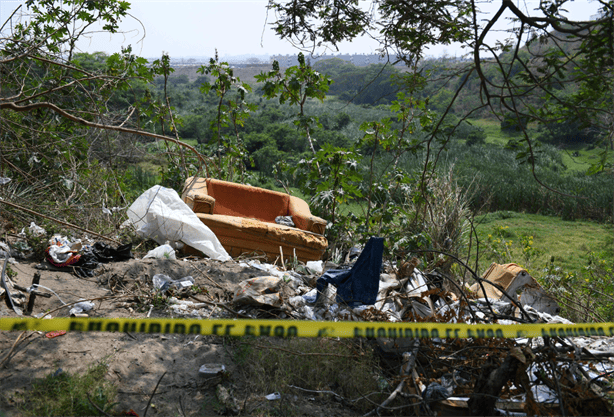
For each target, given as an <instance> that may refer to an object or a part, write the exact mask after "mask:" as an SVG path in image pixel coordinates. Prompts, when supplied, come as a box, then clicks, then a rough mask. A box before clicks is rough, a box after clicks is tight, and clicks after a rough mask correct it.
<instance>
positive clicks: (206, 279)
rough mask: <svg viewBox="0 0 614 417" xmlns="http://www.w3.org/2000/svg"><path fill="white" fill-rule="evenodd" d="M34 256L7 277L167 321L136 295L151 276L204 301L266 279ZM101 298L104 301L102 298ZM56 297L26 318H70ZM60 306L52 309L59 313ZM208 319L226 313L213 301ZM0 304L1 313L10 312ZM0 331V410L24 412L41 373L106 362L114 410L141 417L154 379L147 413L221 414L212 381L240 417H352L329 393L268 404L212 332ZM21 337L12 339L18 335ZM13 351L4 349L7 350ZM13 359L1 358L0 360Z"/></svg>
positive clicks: (101, 311)
mask: <svg viewBox="0 0 614 417" xmlns="http://www.w3.org/2000/svg"><path fill="white" fill-rule="evenodd" d="M39 264H40V263H39V262H25V261H20V263H18V264H16V265H11V268H12V270H13V271H15V272H16V273H17V275H16V277H14V278H13V281H14V282H15V283H16V284H18V285H21V286H23V287H29V286H30V284H31V282H32V277H33V275H34V273H35V272H40V274H41V280H40V285H42V286H44V287H47V288H50V289H52V290H53V291H55V292H56V293H57V295H58V296H59V297H60V298H61V299H62V300H63V301H64V302H65V303H71V302H75V301H78V300H79V299H92V298H101V299H100V300H97V301H95V308H94V309H93V310H92V311H90V312H89V313H90V317H131V318H144V317H147V315H148V314H150V317H172V316H173V314H172V312H169V311H168V309H164V308H163V306H161V308H157V306H154V307H153V308H152V307H151V306H150V305H143V304H142V303H141V302H140V301H139V297H138V295H139V294H147V291H150V290H151V282H152V277H153V275H154V274H159V273H163V274H167V275H169V276H170V277H171V278H173V279H179V278H182V277H185V276H187V275H191V276H192V277H193V278H194V279H195V284H196V285H197V286H198V287H200V288H201V289H202V290H203V292H202V294H199V296H200V297H201V298H202V299H204V300H208V301H209V302H225V301H227V300H228V299H229V296H231V294H232V291H233V288H234V287H235V286H236V284H237V283H239V282H240V281H243V280H245V279H248V278H251V277H255V276H264V275H267V274H266V272H263V271H261V270H258V269H254V268H251V267H241V266H239V263H238V262H234V261H231V262H226V263H220V262H217V261H212V260H203V259H192V260H168V259H164V260H158V259H145V260H141V259H138V260H137V259H132V260H130V261H126V262H117V263H109V264H104V265H101V266H100V267H99V269H100V271H99V273H98V275H97V276H94V277H92V278H79V277H77V276H76V275H75V274H73V273H71V272H66V271H56V270H40V269H37V265H39ZM104 297H107V298H104ZM61 307H62V303H61V302H60V300H59V299H58V297H56V296H53V297H51V298H42V297H37V298H36V302H35V306H34V310H33V312H32V315H34V316H35V315H37V314H40V313H43V312H51V313H50V315H51V316H52V317H66V316H68V314H69V313H68V310H69V308H68V307H64V308H61ZM56 309H58V310H56ZM209 310H210V311H211V315H212V316H213V317H215V316H218V317H219V316H220V315H223V314H224V311H223V310H221V309H220V308H216V307H214V306H212V307H210V309H209ZM16 316H17V315H16V313H14V312H13V311H12V310H10V309H9V308H7V306H6V305H5V304H4V302H3V303H2V305H1V306H0V318H2V317H16ZM21 333H22V332H6V331H4V332H0V361H3V362H4V363H3V364H2V365H0V416H17V415H22V414H23V411H22V409H21V408H20V406H21V402H22V398H21V397H20V395H19V393H23V392H24V391H25V390H26V389H27V388H28V387H29V386H30V385H31V383H32V380H33V379H35V378H42V377H44V376H46V375H48V374H50V373H54V372H57V371H58V369H61V370H62V371H64V372H69V373H71V374H74V373H81V372H84V371H85V370H86V369H87V368H88V367H90V366H92V365H95V364H97V363H99V362H100V361H106V363H108V364H109V367H108V373H107V379H108V380H109V381H111V382H112V383H114V384H115V385H116V386H117V388H118V397H117V401H118V405H117V407H116V408H115V410H117V411H118V412H128V411H130V410H133V411H134V412H136V413H137V414H138V415H140V416H142V415H143V413H144V412H145V409H146V407H147V403H148V402H149V400H150V397H151V395H152V393H153V392H154V388H155V387H156V384H157V383H158V381H159V380H160V378H161V377H162V375H164V377H163V378H162V380H161V381H160V384H159V386H158V388H157V390H155V395H154V396H153V398H152V400H151V405H150V407H149V409H148V410H147V415H148V416H154V415H165V416H166V415H178V416H190V415H218V414H220V413H223V412H224V409H223V407H221V406H220V402H219V401H218V400H217V399H216V394H215V392H216V387H217V386H218V385H222V386H224V387H226V388H228V389H229V390H230V392H231V393H232V394H233V396H234V397H235V398H236V400H237V402H238V403H239V407H238V408H240V410H241V415H313V416H320V415H321V416H331V415H355V414H356V413H355V412H354V411H353V410H351V409H349V408H347V407H344V405H343V404H341V403H339V402H336V401H335V400H334V398H330V397H326V396H317V397H314V394H309V393H303V392H296V394H295V395H284V397H282V399H281V400H277V401H269V400H267V399H265V398H264V396H263V395H262V394H261V393H253V392H251V390H250V386H249V381H243V380H241V378H240V377H239V373H237V372H236V371H237V369H236V365H235V364H234V363H233V357H234V356H233V352H232V347H231V346H230V345H229V343H228V341H227V340H225V339H224V338H222V337H217V336H194V335H170V334H169V335H163V334H154V335H149V334H140V333H134V334H132V333H93V332H88V333H79V332H69V333H67V334H65V335H63V336H59V337H55V338H51V339H49V338H47V337H45V334H44V333H42V332H27V333H25V334H23V335H21ZM20 335H21V339H20V340H19V343H17V344H15V342H16V341H17V339H18V338H19V337H20ZM14 344H15V347H14V350H13V351H12V353H10V355H9V354H8V352H9V351H10V350H11V348H12V347H13V346H14ZM7 356H10V358H9V359H8V360H4V359H5V358H6V357H7ZM210 363H221V364H224V365H225V366H226V368H227V371H228V373H227V374H226V376H225V377H221V376H214V377H203V376H201V374H199V368H200V367H201V365H203V364H210Z"/></svg>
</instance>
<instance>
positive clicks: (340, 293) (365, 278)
mask: <svg viewBox="0 0 614 417" xmlns="http://www.w3.org/2000/svg"><path fill="white" fill-rule="evenodd" d="M383 253H384V239H383V238H381V237H372V238H370V239H369V241H368V242H367V244H366V245H365V248H364V249H363V251H362V252H361V253H360V256H359V257H358V259H357V260H356V263H355V264H354V266H352V269H349V270H348V269H329V270H328V271H326V272H325V273H324V274H323V275H322V276H321V277H320V278H318V281H317V285H316V286H317V290H318V297H319V296H320V294H321V293H322V291H324V289H325V288H326V287H327V286H328V284H332V285H334V286H335V287H337V302H338V303H347V304H348V305H349V306H351V307H353V306H357V305H361V304H375V300H376V298H377V290H378V289H379V274H380V270H381V268H382V254H383Z"/></svg>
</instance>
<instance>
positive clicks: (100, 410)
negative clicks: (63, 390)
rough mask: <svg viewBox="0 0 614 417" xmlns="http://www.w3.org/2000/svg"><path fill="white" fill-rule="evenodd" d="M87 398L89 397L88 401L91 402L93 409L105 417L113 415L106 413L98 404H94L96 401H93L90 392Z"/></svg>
mask: <svg viewBox="0 0 614 417" xmlns="http://www.w3.org/2000/svg"><path fill="white" fill-rule="evenodd" d="M85 396H86V397H87V400H88V401H89V402H90V404H92V407H94V408H95V409H96V410H98V412H99V413H102V415H104V416H109V417H110V416H111V414H109V413H105V411H104V410H103V409H101V408H100V407H98V406H97V405H96V404H94V401H92V399H91V398H90V393H89V392H86V393H85Z"/></svg>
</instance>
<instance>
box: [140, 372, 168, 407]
mask: <svg viewBox="0 0 614 417" xmlns="http://www.w3.org/2000/svg"><path fill="white" fill-rule="evenodd" d="M164 375H166V372H164V373H163V374H162V376H161V377H160V379H158V383H157V384H156V387H155V388H154V390H153V392H152V393H151V396H150V397H149V401H147V407H145V411H144V412H143V417H145V416H146V415H147V410H149V405H150V404H151V400H153V397H154V395H156V390H157V389H158V386H159V385H160V382H162V378H164Z"/></svg>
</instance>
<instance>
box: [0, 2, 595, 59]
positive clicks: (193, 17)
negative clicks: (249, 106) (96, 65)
mask: <svg viewBox="0 0 614 417" xmlns="http://www.w3.org/2000/svg"><path fill="white" fill-rule="evenodd" d="M128 1H129V2H130V3H131V8H130V14H131V15H132V16H134V18H128V19H126V20H125V21H124V23H122V26H121V27H122V29H123V31H124V33H123V34H121V35H113V36H109V35H101V34H98V35H94V36H92V37H91V38H90V39H87V40H85V41H83V42H81V43H80V47H81V48H82V49H83V50H84V51H86V52H95V51H104V52H107V53H113V52H117V51H119V50H120V47H121V46H122V45H123V46H126V45H129V44H130V45H132V47H133V51H134V53H136V54H137V55H141V56H144V57H159V56H160V55H161V54H162V52H167V53H169V54H170V56H171V57H172V58H173V57H174V58H179V57H189V56H212V55H213V54H214V53H215V49H216V48H217V50H218V51H219V54H220V56H221V57H223V56H232V55H245V54H253V55H273V54H296V53H297V49H296V48H294V47H293V46H292V45H291V44H290V43H289V42H287V41H282V40H280V39H278V38H277V36H276V35H275V33H274V32H273V30H272V29H271V27H270V25H268V24H267V25H265V22H266V20H267V10H266V4H267V0H132V1H130V0H128ZM21 2H22V1H18V0H0V20H2V22H3V21H4V19H6V18H7V17H8V16H9V15H10V13H11V12H12V10H13V9H14V8H15V7H17V6H18V5H19V4H20V3H21ZM361 3H363V0H361ZM370 3H371V2H370V0H369V1H366V0H365V1H364V4H365V5H368V4H370ZM491 3H494V4H495V5H499V4H500V2H499V1H496V2H491ZM515 3H516V4H518V5H519V7H521V8H522V9H524V10H527V9H528V10H531V9H532V8H534V7H535V6H536V5H537V4H538V1H527V0H524V1H523V0H517V1H515ZM481 8H482V9H483V10H489V9H496V6H494V7H493V6H492V5H489V4H488V3H486V4H483V5H482V6H481ZM568 9H569V11H570V16H572V17H574V18H578V17H579V16H581V18H583V19H588V18H589V17H590V16H591V15H592V14H594V13H595V10H596V3H593V2H592V1H591V0H576V1H573V2H572V3H569V6H568ZM136 19H138V20H136ZM272 21H274V16H273V15H272V13H271V15H269V17H268V22H269V23H271V22H272ZM505 24H509V23H504V25H505ZM376 48H377V45H376V44H375V43H374V42H373V41H369V40H367V39H364V40H358V41H354V42H353V43H351V44H349V43H346V44H343V45H342V46H341V48H340V52H342V53H375V52H376V51H375V50H376ZM443 53H447V54H449V55H452V56H454V55H461V54H462V53H463V51H462V50H461V49H460V48H458V47H454V46H438V47H434V48H431V49H430V50H429V51H428V52H427V55H431V56H441V55H442V54H443Z"/></svg>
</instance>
